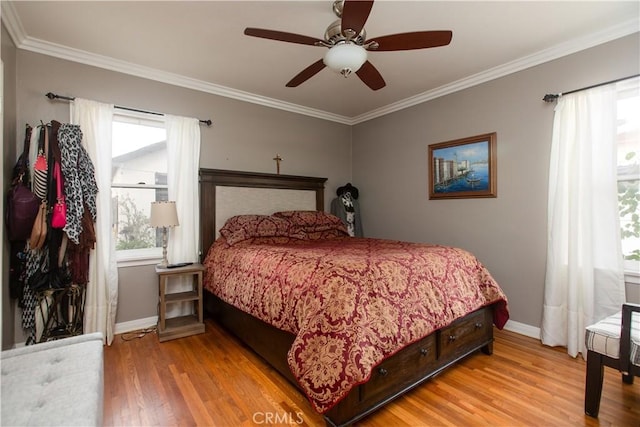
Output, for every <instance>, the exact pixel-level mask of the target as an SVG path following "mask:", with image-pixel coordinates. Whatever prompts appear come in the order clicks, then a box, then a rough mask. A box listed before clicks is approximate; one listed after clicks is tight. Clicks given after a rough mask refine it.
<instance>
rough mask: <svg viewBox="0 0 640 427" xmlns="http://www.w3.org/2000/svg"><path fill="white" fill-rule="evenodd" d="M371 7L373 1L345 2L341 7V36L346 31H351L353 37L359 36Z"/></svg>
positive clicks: (357, 0) (353, 0)
mask: <svg viewBox="0 0 640 427" xmlns="http://www.w3.org/2000/svg"><path fill="white" fill-rule="evenodd" d="M372 7H373V0H370V1H364V0H351V1H349V0H345V2H344V5H343V6H342V23H341V26H342V34H344V30H347V29H352V30H353V31H354V32H355V34H354V36H357V35H358V34H360V31H362V28H363V27H364V24H365V22H367V18H369V13H371V8H372ZM345 35H346V34H345Z"/></svg>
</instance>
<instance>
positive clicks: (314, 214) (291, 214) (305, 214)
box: [273, 211, 348, 234]
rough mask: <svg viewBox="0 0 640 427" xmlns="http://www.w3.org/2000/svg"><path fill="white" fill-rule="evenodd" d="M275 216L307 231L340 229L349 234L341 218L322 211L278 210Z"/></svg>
mask: <svg viewBox="0 0 640 427" xmlns="http://www.w3.org/2000/svg"><path fill="white" fill-rule="evenodd" d="M273 216H275V217H279V218H286V219H287V220H288V221H290V222H291V223H292V224H293V225H295V226H297V227H299V228H300V229H301V230H303V231H304V232H306V233H313V232H317V231H327V230H340V231H344V232H345V233H347V234H348V232H347V229H346V227H345V225H344V223H343V222H342V220H341V219H340V218H338V217H337V216H335V215H331V214H329V213H326V212H322V211H283V212H276V213H274V214H273Z"/></svg>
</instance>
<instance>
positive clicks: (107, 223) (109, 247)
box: [70, 98, 118, 345]
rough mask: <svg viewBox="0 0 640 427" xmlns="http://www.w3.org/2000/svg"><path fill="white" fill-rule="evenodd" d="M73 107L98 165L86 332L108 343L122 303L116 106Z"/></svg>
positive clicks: (84, 103) (83, 103)
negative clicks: (114, 159)
mask: <svg viewBox="0 0 640 427" xmlns="http://www.w3.org/2000/svg"><path fill="white" fill-rule="evenodd" d="M70 106H71V123H72V124H76V125H80V130H82V134H83V138H82V143H83V146H84V147H85V149H86V150H87V152H88V153H89V157H90V158H91V161H92V162H93V164H94V167H95V176H96V182H97V184H98V196H97V200H96V207H97V218H96V240H97V241H96V247H95V250H94V251H92V252H91V255H90V258H89V283H88V284H87V290H86V297H85V298H86V300H85V306H84V333H90V332H102V335H103V336H104V337H105V340H106V343H107V344H109V345H110V344H111V343H112V342H113V337H114V330H115V321H116V308H117V304H118V268H117V264H116V255H115V241H114V239H113V238H112V234H111V224H112V218H111V143H112V142H111V129H112V122H113V109H114V106H113V105H111V104H103V103H100V102H96V101H90V100H87V99H81V98H76V99H75V100H74V102H72V103H71V104H70Z"/></svg>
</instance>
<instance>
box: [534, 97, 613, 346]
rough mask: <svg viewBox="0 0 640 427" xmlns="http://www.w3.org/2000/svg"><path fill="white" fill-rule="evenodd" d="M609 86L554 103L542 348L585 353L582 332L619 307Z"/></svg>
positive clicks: (583, 334) (611, 115)
mask: <svg viewBox="0 0 640 427" xmlns="http://www.w3.org/2000/svg"><path fill="white" fill-rule="evenodd" d="M616 101H617V100H616V87H615V84H612V85H606V86H601V87H597V88H594V89H590V90H585V91H582V92H576V93H573V94H570V95H565V96H562V97H561V98H559V100H558V104H557V106H556V108H555V115H554V122H553V137H552V145H551V161H550V167H549V199H548V218H547V219H548V224H547V227H548V233H547V271H546V279H545V292H544V307H543V317H542V328H541V338H542V342H543V343H544V344H546V345H550V346H566V347H567V352H568V353H569V354H570V355H571V356H573V357H575V356H577V354H578V353H580V352H582V354H583V357H586V350H585V342H584V336H585V327H586V326H588V325H590V324H592V323H595V322H596V321H599V320H601V319H603V318H605V317H607V316H608V315H610V314H613V313H615V312H617V311H620V309H621V306H622V303H623V302H624V271H623V256H622V247H621V243H620V217H619V211H618V195H617V178H616V176H617V175H616V148H617V147H616V144H617V141H616Z"/></svg>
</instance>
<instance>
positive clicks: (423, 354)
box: [420, 348, 429, 356]
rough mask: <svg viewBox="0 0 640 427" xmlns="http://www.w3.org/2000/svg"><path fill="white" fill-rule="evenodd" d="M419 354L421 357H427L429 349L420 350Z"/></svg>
mask: <svg viewBox="0 0 640 427" xmlns="http://www.w3.org/2000/svg"><path fill="white" fill-rule="evenodd" d="M420 354H421V355H422V356H426V355H428V354H429V349H428V348H421V349H420Z"/></svg>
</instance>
